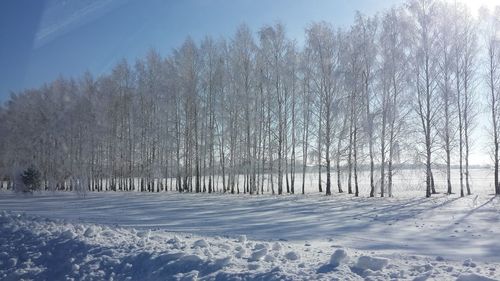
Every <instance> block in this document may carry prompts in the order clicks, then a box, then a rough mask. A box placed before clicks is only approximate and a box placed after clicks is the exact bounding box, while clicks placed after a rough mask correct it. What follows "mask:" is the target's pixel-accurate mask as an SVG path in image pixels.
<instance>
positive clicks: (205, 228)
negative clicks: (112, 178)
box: [0, 191, 500, 262]
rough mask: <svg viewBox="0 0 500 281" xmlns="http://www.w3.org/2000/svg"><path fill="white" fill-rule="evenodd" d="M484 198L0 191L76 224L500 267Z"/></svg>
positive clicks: (15, 205) (16, 205)
mask: <svg viewBox="0 0 500 281" xmlns="http://www.w3.org/2000/svg"><path fill="white" fill-rule="evenodd" d="M478 194H481V195H479V196H477V195H472V196H468V197H465V198H459V195H457V194H455V195H452V196H446V195H443V194H439V195H437V196H434V197H432V198H430V199H426V198H423V197H422V194H420V197H414V198H407V197H395V198H366V197H359V198H355V197H352V196H351V195H347V194H345V193H344V194H334V195H332V196H329V197H327V196H324V195H318V194H317V195H306V196H303V195H293V196H292V195H290V196H271V195H264V196H260V195H259V196H248V195H222V194H178V193H172V192H169V193H159V194H158V193H134V192H131V193H125V192H124V193H114V192H109V193H90V194H87V196H86V198H80V197H78V196H77V195H76V194H74V193H35V194H34V195H19V194H14V193H11V192H0V210H2V209H3V210H8V211H18V212H25V213H27V214H30V215H39V216H42V217H47V218H55V219H66V220H68V221H70V222H72V223H95V224H104V225H108V226H113V225H118V226H120V227H132V228H136V229H139V230H147V229H163V230H168V231H172V232H183V233H193V234H198V235H208V236H216V235H227V236H231V237H236V238H238V239H239V240H240V242H242V243H244V242H245V241H246V239H247V237H248V239H254V240H267V241H269V240H280V239H281V240H287V241H290V242H296V243H299V244H301V245H303V244H304V243H305V240H308V241H311V242H317V241H327V240H328V239H333V241H334V242H335V243H336V244H337V245H341V246H343V247H350V248H356V249H360V250H367V251H378V252H384V253H388V254H390V253H393V252H394V251H397V252H398V253H404V254H412V255H413V254H416V255H427V256H441V257H443V258H446V259H452V260H457V261H464V260H466V259H468V258H471V259H473V260H474V261H483V262H486V261H491V262H494V261H500V243H499V237H500V198H498V197H496V198H495V197H492V196H490V195H488V193H487V192H485V191H484V192H482V193H479V192H478ZM483 194H484V195H483ZM240 235H241V237H239V236H240ZM243 235H246V236H243ZM242 251H243V250H242ZM241 254H244V253H243V252H242V253H241ZM331 254H332V253H330V255H331ZM256 258H257V256H256Z"/></svg>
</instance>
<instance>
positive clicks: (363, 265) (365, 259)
mask: <svg viewBox="0 0 500 281" xmlns="http://www.w3.org/2000/svg"><path fill="white" fill-rule="evenodd" d="M387 264H389V260H388V259H386V258H380V257H370V256H361V257H359V258H358V262H357V263H356V265H355V267H356V268H358V269H362V270H366V269H369V270H372V271H379V270H382V269H383V268H384V267H386V266H387Z"/></svg>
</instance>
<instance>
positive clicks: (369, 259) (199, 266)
mask: <svg viewBox="0 0 500 281" xmlns="http://www.w3.org/2000/svg"><path fill="white" fill-rule="evenodd" d="M89 229H93V230H96V232H95V235H92V236H88V237H87V236H85V235H84V233H86V232H88V230H89ZM68 233H72V235H68ZM144 233H145V232H144V231H142V232H141V231H137V230H136V229H133V228H122V227H119V226H104V225H93V224H83V223H69V222H68V221H65V220H59V219H46V218H41V217H37V216H31V215H25V214H19V213H13V212H2V213H1V214H0V279H2V280H20V279H36V280H47V279H49V280H103V279H106V280H111V279H113V280H311V279H314V280H335V279H337V280H363V279H364V280H387V279H395V280H398V279H399V280H426V279H428V278H432V279H433V280H466V281H468V280H474V281H476V280H478V281H482V280H496V279H498V278H500V276H499V275H498V274H497V272H496V270H492V269H495V268H498V266H499V264H498V263H478V264H477V266H476V267H475V268H471V267H469V266H463V265H461V263H460V262H453V261H446V262H445V261H443V262H441V263H436V262H434V261H432V259H431V258H430V257H423V256H412V255H401V254H397V255H396V254H393V255H387V256H385V257H379V256H378V253H376V254H373V253H372V252H367V251H360V250H356V249H344V248H338V249H334V247H335V246H334V245H330V247H328V248H326V247H325V245H323V244H321V243H315V242H311V246H308V247H304V246H299V245H297V244H295V243H292V242H283V241H282V242H279V245H281V246H282V247H283V248H285V249H289V251H286V252H284V251H282V249H279V248H277V247H274V245H277V244H274V245H273V246H270V244H269V243H268V242H266V241H254V240H247V241H246V242H244V243H241V242H239V241H238V239H234V238H232V237H220V236H216V237H208V236H205V237H203V236H199V235H193V234H189V233H172V232H168V231H165V230H162V229H157V230H151V231H149V232H147V233H148V235H147V237H148V239H147V240H146V241H145V240H144V238H145V237H146V236H145V235H144ZM181 237H182V238H181ZM201 241H203V242H201ZM181 244H182V245H183V246H182V247H181V248H178V246H179V245H181ZM200 244H201V245H203V246H204V247H199V246H200ZM239 248H244V249H247V250H248V251H249V252H252V256H253V255H254V254H255V253H257V252H258V253H262V252H267V254H266V255H264V256H262V254H259V256H261V257H268V256H273V257H274V258H273V259H270V260H268V259H267V258H265V259H262V260H261V259H258V260H256V259H253V258H249V257H248V256H243V257H240V258H238V257H235V255H234V253H235V252H237V251H238V250H237V249H239ZM329 248H330V249H332V250H331V251H333V254H331V255H329V254H328V253H331V251H327V250H328V249H329ZM429 262H431V263H432V262H434V265H432V264H430V263H429ZM331 264H336V266H335V268H331V269H330V270H325V269H324V267H325V265H331ZM450 267H451V268H452V270H449V268H450ZM322 268H323V269H322ZM455 268H456V269H455Z"/></svg>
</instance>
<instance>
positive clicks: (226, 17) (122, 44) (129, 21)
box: [0, 0, 400, 102]
mask: <svg viewBox="0 0 500 281" xmlns="http://www.w3.org/2000/svg"><path fill="white" fill-rule="evenodd" d="M397 2H400V1H399V0H383V1H381V0H350V1H349V0H238V1H234V0H182V1H180V0H179V1H173V0H142V1H140V0H38V1H35V0H32V1H28V0H2V1H0V42H1V44H0V77H1V78H0V102H4V101H6V100H7V99H8V97H9V95H10V92H11V91H20V90H23V89H26V88H30V87H38V86H40V85H42V84H43V83H44V82H48V81H51V80H54V79H56V78H57V77H58V76H59V75H63V76H69V77H78V76H80V75H81V74H82V73H83V72H85V71H86V70H88V71H90V72H91V73H93V74H95V75H99V74H102V73H106V72H108V71H109V70H110V68H111V67H112V66H113V65H114V63H115V62H117V61H118V60H119V59H121V58H127V59H129V60H134V59H135V58H137V57H141V56H143V55H144V54H145V53H146V52H147V51H148V50H149V49H150V48H154V49H156V50H158V51H159V52H160V53H161V54H163V55H166V54H168V53H169V52H171V50H172V49H173V48H176V47H179V46H180V45H181V44H182V41H183V40H184V39H185V38H186V37H187V36H188V35H189V36H191V37H193V38H194V39H195V40H201V39H202V38H203V37H204V36H205V35H211V36H213V37H215V38H218V37H226V38H228V37H230V36H231V35H232V34H233V33H234V31H235V30H236V28H237V26H238V25H239V24H241V23H246V24H248V25H249V26H250V27H251V28H252V30H253V31H257V30H258V29H259V28H260V27H262V26H263V25H264V24H273V23H275V22H277V21H279V22H281V23H283V24H285V26H286V27H287V33H288V35H289V36H290V37H291V38H294V39H296V40H298V41H299V42H300V41H301V40H303V38H304V28H305V27H306V26H307V25H308V24H309V23H311V22H313V21H319V20H326V21H328V22H331V23H332V24H334V25H335V26H348V25H349V24H350V23H351V22H352V21H353V19H354V13H355V11H356V10H360V11H362V12H364V13H367V14H373V13H375V12H376V11H381V10H383V9H385V7H390V6H391V5H393V4H394V3H397Z"/></svg>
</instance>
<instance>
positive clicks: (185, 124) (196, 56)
mask: <svg viewBox="0 0 500 281" xmlns="http://www.w3.org/2000/svg"><path fill="white" fill-rule="evenodd" d="M478 18H479V19H480V20H477V19H476V18H475V17H473V16H472V14H471V11H469V9H468V8H467V6H465V5H463V4H459V3H457V4H455V3H448V2H446V1H439V0H436V1H434V0H413V1H409V2H407V3H405V4H404V5H402V6H400V7H394V8H392V9H390V10H387V11H385V12H383V13H381V14H379V15H376V16H372V17H368V16H365V15H362V14H360V13H358V14H356V16H355V20H354V23H353V25H352V26H351V27H350V28H348V29H336V28H334V27H333V26H331V25H330V24H329V23H326V22H316V23H312V24H310V25H309V26H308V27H307V28H306V29H305V42H304V46H300V47H299V46H298V44H297V43H296V41H295V40H293V39H291V38H289V37H287V35H286V32H285V27H284V26H283V25H281V24H275V25H269V26H264V27H262V28H261V29H260V30H259V31H258V32H256V33H253V32H252V31H251V30H250V29H249V28H248V27H247V26H245V25H242V26H240V27H238V28H237V31H236V33H235V34H234V35H233V36H232V38H229V39H227V40H226V39H220V40H214V39H212V38H210V37H206V38H205V39H204V40H202V41H201V42H200V43H199V44H198V43H196V42H194V41H193V40H192V39H190V38H187V39H186V40H185V42H184V43H183V44H182V46H180V47H179V48H178V49H175V50H174V51H173V52H172V53H171V54H169V55H168V56H166V57H162V56H161V55H160V54H159V53H157V52H155V51H154V50H152V51H150V52H149V53H148V54H147V56H146V57H144V58H141V59H138V60H136V61H135V62H134V63H129V62H127V61H126V60H122V61H120V62H119V63H118V64H116V65H115V66H114V68H113V69H112V71H111V73H109V74H107V75H102V76H99V77H93V76H92V75H91V74H90V73H86V74H84V75H83V77H80V78H78V79H67V78H62V77H61V78H59V79H57V80H55V81H53V82H51V83H48V84H46V85H43V86H42V87H40V88H37V89H29V90H25V91H22V92H19V93H15V94H12V96H11V98H10V100H9V101H8V102H7V103H6V104H5V105H4V106H3V107H0V134H1V136H2V137H1V138H0V176H1V177H3V178H4V179H5V180H7V181H9V186H10V187H14V185H15V184H16V183H17V182H18V181H16V179H17V178H18V177H19V175H20V174H21V172H22V171H23V170H24V169H26V168H28V167H32V168H33V167H34V168H35V169H36V170H38V171H39V172H40V175H41V178H42V180H41V182H42V186H43V188H45V189H62V190H88V191H103V190H113V191H117V190H120V191H130V190H140V191H160V190H167V189H170V190H177V191H181V192H183V191H189V192H215V191H219V192H231V193H236V192H238V193H239V192H244V193H250V194H259V193H264V192H265V191H266V190H270V192H272V193H273V194H274V193H277V194H282V193H285V192H286V193H298V192H301V193H304V192H305V183H306V181H305V174H306V172H309V171H308V167H310V166H314V167H315V173H317V174H318V179H319V180H318V182H317V183H316V184H317V189H318V191H319V192H325V193H326V194H327V195H329V194H331V193H332V192H334V190H335V191H336V192H348V193H354V194H355V195H356V196H358V195H359V180H358V175H359V170H360V167H362V166H368V167H369V177H370V181H369V184H370V194H369V195H370V196H376V195H377V194H380V196H392V194H393V175H394V172H395V167H396V166H397V165H401V164H404V163H417V164H419V165H421V167H423V168H424V169H425V171H426V173H425V175H426V179H425V181H426V189H425V193H426V196H427V197H429V196H431V194H432V193H434V192H436V190H435V189H436V187H435V184H434V177H433V169H434V167H435V166H436V165H438V164H439V165H444V166H445V167H446V174H447V184H446V191H447V192H448V193H452V192H454V191H455V190H454V189H453V186H454V185H457V186H458V187H456V188H457V190H460V193H461V195H462V196H464V195H465V194H471V192H472V191H471V182H470V173H469V158H470V151H471V145H472V143H473V140H472V139H471V131H472V130H473V129H474V127H475V125H476V123H477V122H476V119H477V118H476V115H477V113H478V111H479V110H488V112H491V113H490V121H492V122H491V123H492V126H491V127H490V132H491V135H492V138H491V144H492V148H493V149H492V156H493V159H494V163H493V164H494V167H495V179H494V180H495V192H496V194H500V186H499V184H498V181H499V179H498V164H499V160H498V159H499V155H498V148H499V139H498V138H499V135H498V134H499V132H500V123H499V117H500V113H499V112H498V110H499V102H500V95H499V93H500V39H499V37H498V34H500V9H497V10H496V11H495V12H493V13H489V12H488V11H486V10H483V11H482V13H481V16H480V17H478ZM479 99H485V100H486V99H487V100H488V101H489V103H488V107H487V108H481V107H479V104H478V102H477V101H478V100H479ZM453 164H458V165H459V169H460V182H459V183H452V182H451V171H450V169H451V166H452V165H453ZM296 177H301V179H296ZM240 179H241V180H242V184H241V186H240V184H239V181H240ZM216 181H217V185H216V184H215V182H216ZM297 182H300V183H301V184H300V185H297V184H296V183H297ZM219 183H220V184H219ZM216 186H217V190H216Z"/></svg>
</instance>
